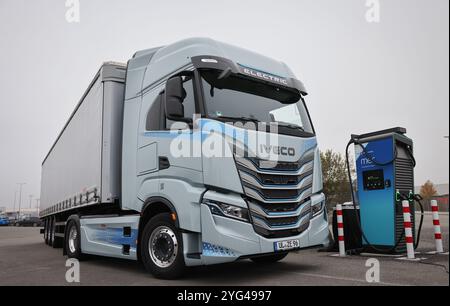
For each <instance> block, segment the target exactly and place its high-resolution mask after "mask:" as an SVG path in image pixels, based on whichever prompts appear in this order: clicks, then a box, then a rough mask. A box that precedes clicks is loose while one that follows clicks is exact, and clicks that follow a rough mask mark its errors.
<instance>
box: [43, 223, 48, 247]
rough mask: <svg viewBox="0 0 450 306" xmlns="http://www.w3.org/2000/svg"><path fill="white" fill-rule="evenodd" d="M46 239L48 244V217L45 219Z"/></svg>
mask: <svg viewBox="0 0 450 306" xmlns="http://www.w3.org/2000/svg"><path fill="white" fill-rule="evenodd" d="M44 241H45V244H48V218H45V220H44Z"/></svg>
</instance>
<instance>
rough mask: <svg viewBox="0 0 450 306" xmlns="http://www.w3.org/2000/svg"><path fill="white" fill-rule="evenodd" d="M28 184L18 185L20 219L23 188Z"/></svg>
mask: <svg viewBox="0 0 450 306" xmlns="http://www.w3.org/2000/svg"><path fill="white" fill-rule="evenodd" d="M25 184H26V183H17V185H19V218H20V206H21V205H22V186H23V185H25Z"/></svg>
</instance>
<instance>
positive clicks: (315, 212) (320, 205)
mask: <svg viewBox="0 0 450 306" xmlns="http://www.w3.org/2000/svg"><path fill="white" fill-rule="evenodd" d="M324 206H325V201H320V202H319V203H317V204H314V205H312V206H311V209H312V216H313V217H315V216H317V215H318V214H320V213H321V212H322V209H323V207H324Z"/></svg>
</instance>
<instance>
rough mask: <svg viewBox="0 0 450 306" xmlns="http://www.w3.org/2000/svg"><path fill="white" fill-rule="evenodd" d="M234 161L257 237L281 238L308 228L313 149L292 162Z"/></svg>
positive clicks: (239, 159) (241, 159) (249, 159)
mask: <svg viewBox="0 0 450 306" xmlns="http://www.w3.org/2000/svg"><path fill="white" fill-rule="evenodd" d="M235 159H236V165H237V169H238V171H239V175H240V177H241V181H242V186H243V189H244V193H245V195H246V198H247V202H248V204H249V208H250V214H251V217H252V223H253V226H254V229H255V231H256V232H257V233H258V234H260V235H262V236H264V237H274V238H275V237H277V238H281V237H287V236H293V235H298V234H299V233H301V232H303V231H304V230H306V229H307V228H308V226H309V221H310V218H311V201H310V197H311V194H312V183H313V168H314V150H310V151H308V152H307V153H305V154H304V155H303V157H302V158H301V159H300V160H298V161H295V162H273V161H267V160H260V159H257V158H240V157H239V158H238V157H236V158H235Z"/></svg>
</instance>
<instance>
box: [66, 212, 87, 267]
mask: <svg viewBox="0 0 450 306" xmlns="http://www.w3.org/2000/svg"><path fill="white" fill-rule="evenodd" d="M66 226H67V231H66V233H67V236H66V239H64V244H65V246H64V247H65V249H66V252H67V256H68V257H69V258H76V259H78V260H81V259H82V257H83V254H82V253H81V239H80V227H79V226H78V224H77V222H75V221H73V220H71V221H69V223H68V224H67V225H66Z"/></svg>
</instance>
